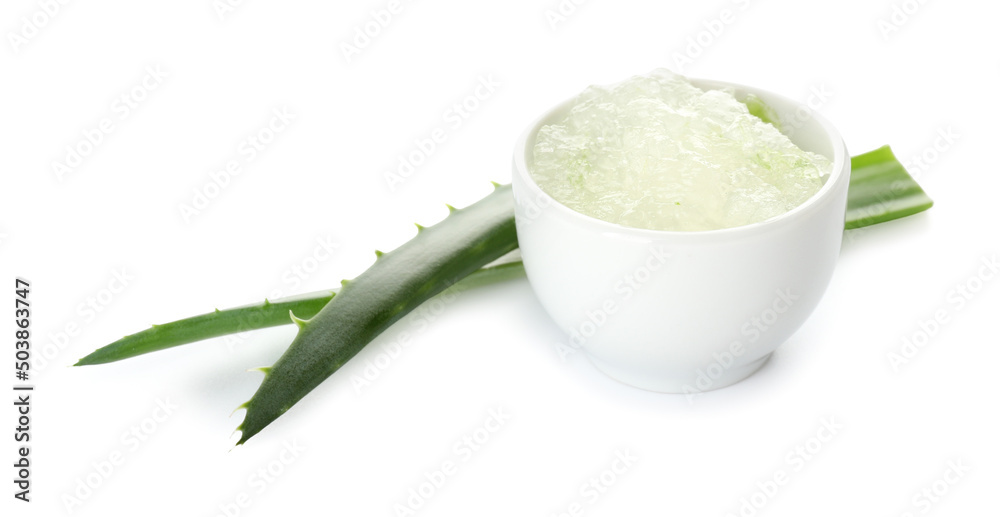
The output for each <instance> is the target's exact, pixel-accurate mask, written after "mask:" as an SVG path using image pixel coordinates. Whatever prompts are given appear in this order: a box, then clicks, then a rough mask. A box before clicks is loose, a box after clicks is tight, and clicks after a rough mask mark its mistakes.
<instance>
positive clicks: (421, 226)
mask: <svg viewBox="0 0 1000 517" xmlns="http://www.w3.org/2000/svg"><path fill="white" fill-rule="evenodd" d="M413 225H414V226H416V227H417V233H420V232H422V231H424V230H426V229H427V228H424V226H423V225H421V224H420V223H413Z"/></svg>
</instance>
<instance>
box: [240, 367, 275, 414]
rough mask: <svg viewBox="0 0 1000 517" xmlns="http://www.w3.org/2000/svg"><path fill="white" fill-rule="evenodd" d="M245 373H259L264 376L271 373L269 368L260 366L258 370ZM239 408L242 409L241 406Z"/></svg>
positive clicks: (252, 369)
mask: <svg viewBox="0 0 1000 517" xmlns="http://www.w3.org/2000/svg"><path fill="white" fill-rule="evenodd" d="M247 371H248V372H260V373H263V374H264V375H267V374H268V373H271V367H270V366H261V367H258V368H250V369H249V370H247ZM240 407H242V406H240Z"/></svg>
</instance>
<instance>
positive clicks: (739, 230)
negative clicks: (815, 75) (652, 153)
mask: <svg viewBox="0 0 1000 517" xmlns="http://www.w3.org/2000/svg"><path fill="white" fill-rule="evenodd" d="M687 79H688V81H690V82H691V84H693V85H695V86H696V87H698V88H700V89H702V90H723V89H732V90H733V91H734V93H735V94H737V95H738V94H743V95H746V94H754V95H757V96H758V97H761V96H763V97H767V98H770V99H778V100H780V101H782V102H784V103H787V104H789V105H792V106H795V107H796V111H798V110H799V109H803V108H804V109H805V110H806V112H807V113H808V114H809V119H808V120H814V121H815V122H816V123H817V124H819V126H820V127H821V128H822V130H823V133H824V134H825V135H826V137H827V139H828V141H829V143H830V148H831V149H832V150H833V156H832V157H831V156H827V158H830V161H831V162H832V169H831V171H830V175H829V177H828V178H827V180H826V182H825V183H824V184H823V186H822V187H820V189H819V190H818V191H817V192H816V193H814V194H813V195H812V196H810V197H809V198H808V199H806V200H805V201H803V202H802V203H801V204H799V205H798V206H796V207H795V208H792V209H791V210H789V211H787V212H785V213H783V214H781V215H777V216H775V217H772V218H770V219H765V220H763V221H758V222H754V223H750V224H744V225H740V226H732V227H729V228H718V229H714V230H654V229H650V228H637V227H634V226H626V225H623V224H619V223H613V222H610V221H605V220H603V219H598V218H596V217H594V216H591V215H587V214H584V213H582V212H578V211H576V210H574V209H572V208H570V207H568V206H566V205H564V204H563V203H561V202H560V201H558V200H557V199H555V198H553V197H552V196H551V195H549V194H548V193H547V192H545V191H544V190H542V188H541V187H540V186H538V184H537V183H536V182H535V180H534V178H532V177H531V174H530V172H529V171H528V160H527V153H528V152H530V151H531V149H533V146H532V148H529V147H528V145H527V144H528V141H529V140H530V141H532V142H533V141H534V138H535V135H536V134H537V133H538V131H539V129H541V127H542V126H543V125H545V123H546V122H548V121H549V119H551V118H552V117H553V116H554V115H555V114H556V113H559V112H563V111H565V110H566V109H567V108H568V107H569V106H570V105H572V104H573V103H575V102H576V101H577V100H578V99H579V98H580V96H581V95H582V93H581V94H577V95H574V96H573V97H570V98H568V99H566V100H564V101H562V102H560V103H559V104H557V105H556V106H554V107H552V108H550V109H549V110H547V111H546V112H545V113H543V114H542V115H541V116H540V117H538V118H536V119H535V121H534V122H532V124H531V125H530V126H528V128H527V129H526V130H525V131H524V132H522V133H521V136H520V137H518V139H517V143H516V144H515V146H514V174H515V176H516V177H517V178H518V179H520V180H521V181H520V182H518V181H515V182H514V195H515V199H516V198H517V195H518V193H517V186H518V183H521V184H523V185H527V186H529V188H530V189H531V190H532V191H533V194H534V195H533V196H532V197H533V199H538V196H539V195H540V196H544V197H545V198H547V200H548V201H547V205H548V206H547V207H545V208H544V210H549V209H556V210H559V211H560V212H561V213H563V214H564V215H565V216H566V217H571V218H578V219H580V220H581V221H582V222H583V223H585V224H591V225H595V226H596V227H597V228H599V229H601V230H605V231H610V232H614V233H616V234H619V235H625V236H635V237H644V238H649V237H666V236H670V237H672V238H673V237H676V238H680V239H686V238H690V239H702V238H714V237H726V238H734V237H740V236H744V235H745V234H753V233H758V232H767V231H771V230H774V229H778V228H781V227H783V226H786V225H788V224H794V222H795V220H797V219H800V218H803V217H805V216H807V215H809V214H811V213H814V212H816V211H818V210H819V209H820V205H822V204H823V203H824V202H829V201H830V198H831V197H832V196H834V193H835V192H836V191H837V189H838V186H839V184H841V183H843V182H847V181H850V172H851V162H850V158H849V156H850V155H849V154H848V151H847V146H846V144H845V143H844V140H843V138H842V137H841V136H840V132H838V131H837V129H836V127H834V125H833V124H832V123H831V122H830V121H829V120H827V119H826V118H825V117H823V116H822V115H820V114H819V113H817V112H816V110H813V109H812V108H810V107H809V106H808V105H806V104H805V103H803V102H800V101H796V100H793V99H790V98H788V97H786V96H784V95H781V94H778V93H775V92H772V91H769V90H765V89H763V88H757V87H753V86H747V85H744V84H740V83H732V82H728V81H719V80H714V79H701V78H687ZM614 84H617V83H614ZM614 84H612V85H609V86H603V87H605V88H608V87H612V86H614ZM515 213H516V212H515ZM845 213H846V205H845ZM842 223H843V222H842Z"/></svg>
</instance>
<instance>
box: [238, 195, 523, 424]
mask: <svg viewBox="0 0 1000 517" xmlns="http://www.w3.org/2000/svg"><path fill="white" fill-rule="evenodd" d="M516 247H517V234H516V232H515V229H514V204H513V203H512V202H511V188H510V186H509V185H505V186H500V185H497V186H496V188H495V190H494V191H493V193H492V194H490V195H489V196H487V197H485V198H483V199H482V200H480V201H478V202H477V203H474V204H472V205H470V206H469V207H467V208H464V209H461V210H455V209H452V212H451V213H450V214H449V215H448V217H447V218H446V219H445V220H444V221H442V222H440V223H438V224H436V225H434V226H432V227H429V228H420V233H419V235H418V236H417V238H414V239H413V240H411V241H409V242H407V243H405V244H403V245H402V246H400V247H399V248H397V249H395V250H393V251H391V252H389V253H385V254H382V255H381V256H379V258H378V259H377V260H376V261H375V264H373V265H372V266H371V267H370V268H369V269H368V270H367V271H365V272H364V273H362V274H361V275H360V276H358V277H357V278H355V279H353V280H350V281H345V282H344V283H343V284H342V285H343V286H342V288H341V290H340V292H339V293H338V294H337V296H335V297H334V298H333V300H331V301H330V302H329V303H328V304H327V305H326V307H324V308H323V309H322V310H320V311H319V313H317V314H316V315H315V316H314V317H312V318H311V319H309V320H303V319H300V318H297V317H296V316H295V315H294V314H293V315H292V319H293V320H294V321H295V323H296V324H297V325H298V326H299V332H298V334H297V335H296V336H295V339H294V340H293V341H292V344H291V345H289V347H288V350H286V351H285V353H284V354H283V355H282V356H281V358H279V359H278V361H277V362H276V363H275V364H274V366H272V367H271V368H269V369H264V370H263V371H264V372H265V375H264V380H263V382H261V385H260V388H258V389H257V392H256V393H254V395H253V397H252V398H251V399H250V400H249V401H248V402H247V403H245V404H243V406H241V407H244V408H246V414H245V415H244V418H243V423H242V424H240V426H239V428H238V429H239V430H240V431H241V436H240V439H239V442H237V444H242V443H245V442H246V441H247V440H248V439H250V438H251V437H253V436H254V435H256V434H257V433H258V432H260V431H261V430H262V429H263V428H264V427H266V426H267V425H268V424H270V423H271V422H273V421H274V420H275V419H276V418H278V417H280V416H281V415H282V414H284V413H285V412H286V411H288V409H289V408H291V407H292V405H293V404H295V403H296V402H298V401H299V400H300V399H301V398H302V397H304V396H305V395H306V394H307V393H309V392H310V391H311V390H312V389H313V388H315V387H316V386H318V385H319V384H320V383H321V382H323V380H324V379H326V378H327V377H329V376H330V375H332V374H333V373H334V372H335V371H337V370H338V369H339V368H340V367H341V366H343V365H344V363H346V362H347V361H348V360H350V359H351V358H352V357H354V355H355V354H357V353H358V352H359V351H360V350H361V349H362V348H364V347H365V345H367V344H368V343H369V342H370V341H371V340H372V339H374V338H375V337H376V336H378V335H379V334H381V333H382V332H383V331H384V330H385V329H387V328H389V326H390V325H392V324H393V323H394V322H396V321H397V320H399V319H400V318H402V317H403V316H405V315H406V314H407V313H408V312H410V311H412V310H413V309H415V308H417V307H418V306H419V305H420V304H421V303H423V302H424V301H426V300H428V299H429V298H431V297H433V296H434V295H436V294H438V293H440V292H441V291H444V290H445V289H447V288H448V287H450V286H451V285H453V284H455V283H457V282H458V281H459V280H461V279H462V278H464V277H466V276H468V275H469V274H471V273H472V272H474V271H476V270H477V269H479V268H481V267H483V266H484V265H486V264H488V263H489V262H491V261H493V260H496V259H498V258H500V257H501V256H503V255H504V254H506V253H507V252H509V251H511V250H513V249H515V248H516Z"/></svg>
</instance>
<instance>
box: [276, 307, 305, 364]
mask: <svg viewBox="0 0 1000 517" xmlns="http://www.w3.org/2000/svg"><path fill="white" fill-rule="evenodd" d="M288 316H289V317H291V318H292V323H295V326H296V327H299V329H304V328H306V325H308V324H309V320H304V319H301V318H298V317H296V316H295V313H294V312H292V311H288ZM268 370H270V368H268Z"/></svg>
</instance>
